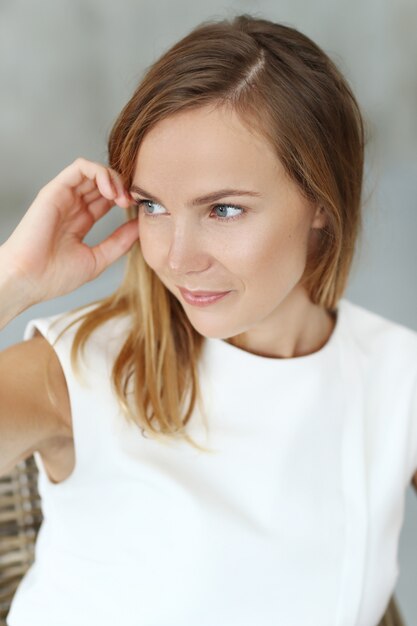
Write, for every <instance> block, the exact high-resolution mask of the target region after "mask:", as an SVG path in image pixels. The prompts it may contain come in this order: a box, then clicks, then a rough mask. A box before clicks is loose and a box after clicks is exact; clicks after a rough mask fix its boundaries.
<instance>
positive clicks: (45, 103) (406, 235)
mask: <svg viewBox="0 0 417 626" xmlns="http://www.w3.org/2000/svg"><path fill="white" fill-rule="evenodd" d="M237 13H251V14H253V15H257V16H258V17H264V18H266V19H271V20H273V21H279V22H283V23H285V24H288V25H290V26H293V27H295V28H297V29H298V30H300V31H302V32H303V33H305V34H306V35H308V36H309V37H311V38H312V39H313V40H314V41H316V42H317V43H318V44H319V45H320V46H321V47H322V48H323V49H324V50H325V51H326V52H327V53H328V54H329V55H330V56H331V58H332V59H333V60H334V61H335V62H336V63H337V65H338V66H339V67H340V69H341V70H342V72H343V73H344V74H345V76H346V78H347V79H348V81H349V82H350V84H351V86H352V88H353V91H354V93H355V94H356V96H357V99H358V101H359V103H360V105H361V107H362V111H363V114H364V117H365V121H366V124H367V132H368V147H367V163H366V174H365V176H366V180H365V194H364V198H365V202H364V233H363V237H362V242H361V248H360V250H359V251H358V254H357V257H356V260H355V264H354V267H353V270H352V274H351V279H350V284H349V287H348V289H347V292H346V294H345V297H346V298H347V299H350V300H351V301H353V302H355V303H357V304H359V305H362V306H364V307H366V308H368V309H370V310H372V311H375V312H377V313H379V314H381V315H383V316H385V317H387V318H389V319H391V320H394V321H396V322H398V323H401V324H404V325H405V326H408V327H410V328H413V329H415V330H417V288H416V269H417V246H416V235H417V69H416V61H417V2H416V0H361V1H359V0H315V2H311V1H310V0H259V1H258V2H256V1H255V0H240V1H237V0H236V1H231V0H230V1H227V0H223V1H220V0H206V2H205V3H197V2H194V1H192V0H176V2H175V3H174V2H170V1H168V0H154V1H153V2H146V3H145V2H144V1H141V0H118V2H114V1H113V0H60V1H57V0H31V1H30V2H29V1H24V0H1V2H0V80H1V91H0V151H1V169H0V244H1V243H3V242H4V241H5V240H6V239H7V238H8V237H9V235H10V234H11V233H12V231H13V229H14V228H15V227H16V226H17V224H18V223H19V221H20V219H21V218H22V217H23V214H24V213H25V211H26V210H27V208H28V207H29V205H30V203H31V202H32V200H33V198H34V197H35V195H36V193H37V192H38V191H39V189H40V188H41V187H42V186H43V185H45V184H46V183H47V182H48V181H49V180H50V179H51V178H53V177H54V176H56V174H58V172H59V171H60V170H61V169H63V168H64V167H65V166H67V165H68V164H69V163H70V162H72V161H73V160H74V159H75V158H76V157H78V156H83V157H85V158H87V159H91V160H95V161H100V162H103V163H106V162H107V150H106V142H107V137H108V133H109V131H110V129H111V127H112V124H113V122H114V121H115V119H116V117H117V115H118V113H119V111H120V110H121V109H122V107H123V106H124V104H125V103H126V102H127V100H128V99H129V98H130V96H131V94H132V92H133V90H134V89H135V87H136V85H137V83H138V82H139V80H140V79H141V76H142V74H143V72H144V70H145V69H146V68H147V67H148V66H149V65H150V64H151V63H152V62H153V61H155V60H156V59H157V58H158V57H159V56H160V55H161V54H162V53H163V52H164V51H165V50H166V49H167V48H169V47H170V46H171V45H172V44H173V43H175V42H176V41H177V40H178V39H180V38H181V37H182V36H184V35H185V34H187V33H188V32H189V31H190V30H191V29H192V28H193V27H194V26H196V25H197V24H198V23H199V22H201V21H202V20H206V19H219V18H225V17H232V16H233V15H235V14H237ZM124 220H125V215H124V211H123V210H122V209H120V208H118V207H114V208H113V209H112V210H111V211H110V213H109V214H108V215H107V216H106V217H105V218H103V219H102V220H101V221H100V222H99V223H98V224H97V225H95V226H94V228H93V229H92V231H91V232H90V233H89V234H88V236H87V238H86V240H85V241H86V242H87V243H89V244H95V243H98V242H99V241H101V240H102V239H104V238H105V237H106V236H107V235H108V234H110V232H112V231H113V230H114V229H115V228H116V227H117V226H119V225H120V224H121V223H122V222H123V221H124ZM123 267H124V259H121V260H120V261H118V262H117V263H115V264H114V265H113V266H111V267H110V268H109V269H108V270H107V271H106V272H104V273H103V274H102V275H101V276H100V277H99V278H98V279H96V280H95V281H93V282H92V283H88V284H86V285H84V286H83V287H81V288H80V289H78V290H77V291H75V292H73V293H71V294H69V295H67V296H63V297H60V298H56V299H55V300H53V301H49V302H47V303H42V304H39V305H37V306H34V307H32V308H30V309H29V310H27V311H25V312H24V313H22V314H21V315H20V316H19V317H18V318H17V319H15V320H13V321H12V322H11V323H10V324H8V326H7V327H6V328H5V329H3V330H2V331H1V335H0V349H4V348H5V347H7V346H8V345H11V344H12V343H16V342H18V341H21V340H22V336H23V331H24V327H25V325H26V323H27V321H28V320H29V319H32V318H35V317H42V316H48V315H53V314H54V313H58V312H62V311H65V310H67V309H70V308H72V307H74V306H78V305H81V304H84V303H87V302H91V301H92V300H95V299H97V298H100V297H102V296H104V295H108V294H109V293H111V292H112V291H113V290H114V288H115V287H116V285H117V284H118V282H119V281H120V279H121V276H122V272H123ZM393 417H394V418H395V416H393ZM416 417H417V416H416ZM399 561H400V576H399V579H398V583H397V587H396V590H395V594H396V597H397V601H398V604H399V606H400V609H401V611H402V613H403V615H404V618H405V619H406V623H407V625H408V626H413V625H415V624H417V594H416V592H415V587H414V586H413V581H414V580H416V577H417V494H416V493H415V492H414V491H413V490H412V488H411V486H410V487H409V488H408V491H407V498H406V513H405V521H404V526H403V530H402V534H401V541H400V549H399Z"/></svg>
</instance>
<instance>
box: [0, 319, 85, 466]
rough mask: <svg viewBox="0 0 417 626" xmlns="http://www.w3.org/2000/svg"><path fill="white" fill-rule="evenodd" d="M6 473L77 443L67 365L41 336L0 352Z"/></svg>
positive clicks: (0, 455) (0, 436) (0, 434)
mask: <svg viewBox="0 0 417 626" xmlns="http://www.w3.org/2000/svg"><path fill="white" fill-rule="evenodd" d="M0 397H1V402H0V474H1V473H2V472H5V471H6V470H7V469H8V468H10V469H11V468H12V467H14V465H15V464H16V463H17V462H18V461H20V460H23V459H25V458H28V456H30V455H31V454H32V453H33V452H34V451H36V450H38V451H39V452H44V451H49V450H51V449H54V448H56V447H61V446H62V445H64V443H65V442H67V441H70V440H71V439H72V436H73V435H72V418H71V408H70V401H69V394H68V388H67V384H66V380H65V375H64V372H63V369H62V366H61V363H60V361H59V359H58V356H57V355H56V352H55V350H54V349H53V347H52V346H51V344H50V343H49V342H48V341H47V340H46V339H45V337H43V335H42V334H41V333H40V332H37V331H36V333H35V336H34V337H32V338H31V339H28V340H26V341H22V342H20V343H17V344H14V345H12V346H10V347H8V348H6V349H5V350H2V351H1V352H0Z"/></svg>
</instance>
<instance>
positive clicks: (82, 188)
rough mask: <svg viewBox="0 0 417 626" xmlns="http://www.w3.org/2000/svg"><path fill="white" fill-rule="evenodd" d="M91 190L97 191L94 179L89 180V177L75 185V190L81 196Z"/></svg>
mask: <svg viewBox="0 0 417 626" xmlns="http://www.w3.org/2000/svg"><path fill="white" fill-rule="evenodd" d="M91 191H97V185H96V183H95V181H94V180H90V179H89V178H86V179H84V180H83V182H82V183H81V184H80V185H78V187H77V192H78V193H79V194H80V195H81V196H85V195H86V194H88V193H90V192H91Z"/></svg>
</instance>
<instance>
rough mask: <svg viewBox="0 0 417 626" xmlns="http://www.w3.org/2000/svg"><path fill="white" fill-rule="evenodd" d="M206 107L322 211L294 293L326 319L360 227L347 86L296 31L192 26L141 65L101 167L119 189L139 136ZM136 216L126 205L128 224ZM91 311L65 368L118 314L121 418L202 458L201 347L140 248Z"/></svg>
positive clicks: (240, 24) (243, 19) (355, 111)
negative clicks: (252, 142)
mask: <svg viewBox="0 0 417 626" xmlns="http://www.w3.org/2000/svg"><path fill="white" fill-rule="evenodd" d="M207 104H210V105H213V106H223V107H225V106H228V107H231V108H232V109H233V110H234V111H236V112H237V113H238V114H239V115H240V118H241V119H242V121H244V122H245V123H246V124H247V125H248V127H249V128H251V129H252V130H257V131H258V132H261V133H262V134H263V136H264V137H265V138H266V139H267V140H268V141H269V142H270V143H271V144H272V145H273V146H274V149H275V150H276V154H277V158H279V159H280V160H281V162H282V163H283V165H284V167H285V169H286V171H287V173H288V174H289V176H290V178H291V179H292V180H293V181H295V182H296V184H297V185H298V187H299V189H300V190H301V192H302V193H303V194H304V195H305V196H306V197H307V198H308V199H311V200H314V201H315V202H318V203H320V204H321V206H322V207H323V209H324V211H325V213H326V220H327V221H326V226H325V227H324V228H322V229H320V230H319V231H318V232H319V241H318V247H317V249H315V253H314V256H313V257H311V258H310V257H309V258H308V259H307V263H306V268H305V272H304V274H303V277H302V278H301V282H302V284H303V285H304V286H305V288H306V290H307V292H308V294H309V297H310V299H311V301H312V302H313V303H314V304H318V305H320V306H322V307H324V308H326V309H328V310H331V311H333V310H334V309H335V308H336V307H337V302H338V300H339V298H340V297H341V296H342V294H343V291H344V290H345V287H346V283H347V279H348V275H349V271H350V268H351V264H352V260H353V256H354V252H355V245H356V242H357V239H358V235H359V234H360V232H361V226H362V224H361V190H362V178H363V166H364V127H363V121H362V117H361V113H360V110H359V107H358V104H357V102H356V100H355V97H354V95H353V94H352V91H351V89H350V87H349V85H348V84H347V82H346V80H345V79H344V78H343V76H342V74H341V73H340V72H339V70H338V69H337V68H336V66H335V65H334V64H333V62H332V61H331V60H330V59H329V58H328V56H327V55H326V54H325V53H324V52H323V51H322V50H321V49H320V48H319V47H318V46H317V45H316V44H315V43H314V42H313V41H311V40H310V39H309V38H308V37H306V36H305V35H303V34H301V33H300V32H298V31H297V30H295V29H294V28H290V27H288V26H284V25H282V24H277V23H274V22H271V21H268V20H265V19H261V18H255V17H252V16H250V15H248V14H244V15H238V16H235V17H234V18H232V19H230V20H227V19H224V20H219V21H206V22H202V23H201V24H200V25H199V26H197V27H196V28H194V29H193V30H192V31H191V32H190V33H189V34H188V35H186V36H185V37H184V38H182V39H181V40H180V41H178V42H177V43H176V44H175V45H173V46H172V47H171V48H170V49H169V50H168V51H167V52H165V53H164V54H163V56H162V57H161V58H160V59H159V60H157V61H156V62H155V63H154V64H153V65H151V66H150V68H149V69H148V70H147V72H146V73H145V76H144V78H143V80H142V81H141V82H140V84H139V86H138V87H137V89H136V91H135V92H134V94H133V96H132V97H131V99H130V100H129V102H128V103H127V104H126V106H125V107H124V108H123V110H122V111H121V113H120V115H119V116H118V118H117V120H116V122H115V124H114V126H113V128H112V130H111V132H110V136H109V141H108V153H109V166H110V167H112V168H113V169H115V170H116V171H117V172H119V173H120V175H121V177H122V179H123V182H124V184H125V186H126V187H127V188H128V189H129V188H130V186H131V184H132V175H133V169H134V164H135V158H136V155H137V151H138V148H139V146H140V144H141V142H142V140H143V138H144V136H145V135H146V133H147V132H148V131H149V130H150V129H151V128H152V127H154V126H155V124H157V123H158V122H159V121H160V120H163V119H164V118H166V117H168V116H170V115H172V114H174V113H176V112H178V111H184V110H186V109H193V108H196V107H200V106H204V105H207ZM135 216H137V207H134V206H131V207H130V208H129V209H127V217H128V218H129V219H131V218H133V217H135ZM95 304H97V305H98V306H97V307H96V308H95V309H94V310H93V311H90V312H87V313H84V314H82V315H81V316H80V317H79V318H77V320H75V321H74V322H72V323H71V324H70V326H71V325H72V324H73V323H75V322H76V321H79V320H80V321H81V324H80V326H79V328H78V329H77V332H76V334H75V337H74V342H73V345H72V349H71V362H72V365H73V367H74V369H75V370H76V371H77V369H78V365H77V359H78V357H79V353H80V352H82V350H83V349H84V346H85V344H86V341H87V339H88V338H89V336H90V335H91V334H92V333H93V332H94V330H95V329H96V328H97V327H98V326H100V325H101V324H103V323H104V322H106V321H107V320H110V319H112V318H115V317H117V316H120V315H124V314H126V315H128V319H129V329H128V333H127V337H126V339H125V341H124V343H123V345H122V346H121V348H120V352H119V354H118V356H117V358H116V359H115V362H114V365H113V370H112V381H111V382H112V385H113V387H114V390H115V393H116V394H117V397H118V399H119V401H120V404H121V406H122V408H123V412H124V414H125V415H126V417H127V418H128V419H131V420H133V421H134V422H135V423H136V424H137V425H138V426H139V427H140V428H141V429H142V432H143V433H148V434H149V435H150V436H152V437H155V438H157V439H158V438H161V437H162V438H163V437H166V436H169V437H174V436H179V437H182V438H184V439H186V440H187V441H188V442H189V443H191V445H193V446H196V447H197V448H199V449H204V448H201V447H200V446H199V445H198V444H196V443H195V442H194V441H193V440H192V439H191V438H190V437H189V436H188V434H187V432H186V428H185V427H186V425H187V423H188V421H189V419H190V417H191V415H192V412H193V410H194V406H195V404H196V402H197V400H198V401H201V400H202V398H201V394H200V389H199V385H198V369H197V366H198V362H199V358H200V355H201V350H202V347H203V341H204V337H203V336H201V335H200V334H199V333H198V332H197V331H196V330H195V329H194V328H193V327H192V325H191V323H190V322H189V320H188V318H187V316H186V314H185V312H184V310H183V308H182V307H181V305H180V303H179V302H178V300H177V299H176V298H175V297H174V296H173V295H172V294H171V293H170V292H169V291H168V290H167V289H166V287H165V286H164V285H163V284H162V282H161V281H160V280H159V278H158V276H157V275H156V274H155V273H154V272H153V270H152V269H151V268H150V267H149V266H148V265H147V264H146V262H145V260H144V258H143V255H142V252H141V248H140V243H139V241H138V242H135V244H134V245H133V247H132V248H131V250H130V251H129V253H128V255H127V264H126V270H125V275H124V277H123V280H122V283H121V284H120V286H119V287H118V288H117V289H116V291H115V292H114V293H113V294H111V295H110V296H108V297H106V298H103V299H102V300H98V301H96V302H95ZM81 308H82V307H79V308H78V309H74V310H73V311H78V310H80V309H81ZM67 328H69V326H68V327H67ZM67 328H66V329H64V331H63V332H65V330H67ZM61 334H62V333H61ZM129 380H131V381H132V382H133V402H132V403H129V401H128V393H127V385H128V382H129ZM202 410H203V408H202Z"/></svg>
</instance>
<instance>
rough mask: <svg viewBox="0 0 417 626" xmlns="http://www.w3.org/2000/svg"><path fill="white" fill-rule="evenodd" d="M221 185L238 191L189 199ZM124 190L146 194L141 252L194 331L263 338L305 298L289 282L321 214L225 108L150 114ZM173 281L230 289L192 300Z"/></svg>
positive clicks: (295, 274)
mask: <svg viewBox="0 0 417 626" xmlns="http://www.w3.org/2000/svg"><path fill="white" fill-rule="evenodd" d="M136 187H140V188H142V190H146V193H145V192H144V193H139V192H138V191H137V189H136ZM225 189H228V190H238V191H234V192H232V191H228V192H227V193H221V194H219V197H218V198H217V199H216V200H211V201H204V202H202V203H199V204H193V200H195V199H196V198H198V197H200V196H204V195H208V194H214V193H215V192H218V191H219V190H225ZM243 191H246V192H251V194H249V193H247V194H245V193H243ZM131 194H132V196H133V197H134V198H135V200H141V199H146V200H147V202H143V203H142V204H141V205H140V208H139V216H138V227H139V240H140V245H141V248H142V253H143V256H144V259H145V261H146V263H148V265H149V266H150V267H151V268H152V269H153V270H154V271H155V273H156V274H157V275H158V277H159V278H160V280H161V281H162V282H163V284H164V285H165V286H166V288H167V289H169V291H170V292H172V293H173V294H174V296H175V297H176V298H177V299H178V300H179V301H180V303H181V305H182V306H183V308H184V311H185V312H186V314H187V316H188V318H189V320H190V322H191V324H192V325H193V327H194V328H195V329H196V330H197V331H198V332H199V333H200V334H201V335H203V336H206V337H217V338H230V337H233V336H235V335H238V334H242V333H245V334H247V333H249V335H250V334H251V333H255V336H256V337H262V338H263V340H264V342H265V343H267V342H268V341H269V338H270V339H271V340H273V338H274V336H275V334H276V332H277V328H279V327H280V325H281V328H282V324H283V323H285V322H286V319H285V316H284V311H285V315H286V316H287V317H288V316H289V315H290V313H291V311H292V314H294V313H295V311H294V310H293V309H294V307H297V306H298V305H301V304H302V306H304V307H305V302H306V299H307V296H306V292H305V291H304V289H303V288H301V286H298V287H297V284H298V282H299V280H300V278H301V276H302V274H303V271H304V268H305V264H306V259H307V252H308V247H309V245H312V244H313V242H312V241H310V240H311V238H312V237H314V233H317V231H314V229H316V228H321V227H322V226H323V225H324V221H323V215H322V213H321V212H320V211H319V210H318V208H317V207H314V206H312V204H311V203H309V202H308V201H307V200H306V199H305V198H304V197H303V196H302V195H301V193H300V191H299V190H298V188H297V187H296V185H295V184H294V183H293V182H292V181H291V180H290V179H289V178H288V177H287V175H286V173H285V172H284V169H283V166H282V165H281V163H280V161H279V160H278V158H277V157H276V155H275V154H274V152H273V150H272V148H271V146H270V145H269V144H268V143H267V141H266V140H265V139H263V138H261V137H260V136H258V135H255V134H254V133H251V132H250V131H249V130H248V129H247V128H246V126H244V125H243V124H242V123H241V121H240V119H239V118H238V117H237V115H236V114H235V113H233V112H231V111H229V110H225V109H217V110H213V109H212V108H209V107H201V108H198V109H195V110H192V111H185V112H180V113H178V114H176V115H175V116H172V117H170V118H167V119H165V120H162V121H161V122H159V123H158V124H157V125H156V126H155V127H154V128H153V129H152V130H151V131H150V132H149V133H148V134H147V135H146V136H145V139H144V140H143V142H142V144H141V146H140V149H139V151H138V155H137V160H136V163H135V171H134V175H133V181H132V187H131ZM232 218H234V219H232ZM312 229H313V230H312ZM178 286H180V287H185V288H187V289H190V290H193V291H196V290H201V291H217V292H219V291H229V290H230V293H229V294H228V295H226V296H225V297H224V298H222V299H221V300H219V301H217V302H215V303H212V304H210V305H208V306H205V307H197V306H194V305H192V304H189V303H187V302H186V301H185V300H184V298H183V296H182V294H181V292H180V291H179V289H178ZM290 302H291V303H292V305H291V306H289V303H290ZM284 303H285V305H284ZM297 303H298V304H297ZM288 322H290V320H289V319H288ZM281 332H282V331H281Z"/></svg>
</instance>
